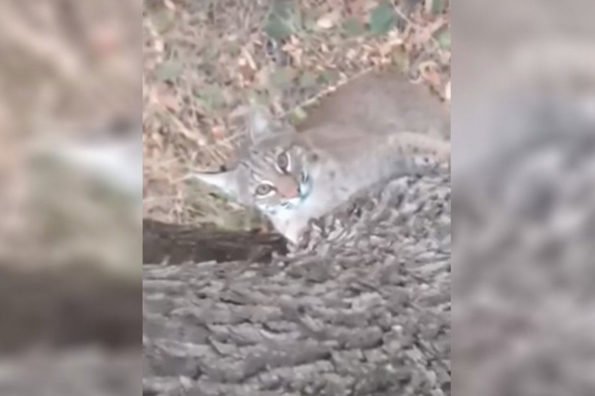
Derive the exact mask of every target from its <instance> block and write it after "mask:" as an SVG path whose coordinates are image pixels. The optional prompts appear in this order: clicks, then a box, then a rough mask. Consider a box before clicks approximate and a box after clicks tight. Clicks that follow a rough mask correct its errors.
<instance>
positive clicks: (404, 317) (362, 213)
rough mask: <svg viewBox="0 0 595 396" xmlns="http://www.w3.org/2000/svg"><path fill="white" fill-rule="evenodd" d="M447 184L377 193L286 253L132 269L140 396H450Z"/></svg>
mask: <svg viewBox="0 0 595 396" xmlns="http://www.w3.org/2000/svg"><path fill="white" fill-rule="evenodd" d="M449 183H450V181H449V177H448V175H440V176H433V177H424V178H418V179H413V178H401V179H397V180H393V181H391V182H390V183H384V185H383V186H378V187H377V188H376V189H375V190H374V191H373V193H371V194H369V195H366V196H362V197H359V198H356V199H354V200H352V201H350V202H349V203H347V204H346V205H344V206H343V207H341V208H340V209H339V210H338V211H336V212H335V213H334V214H333V215H330V216H327V217H325V218H323V219H320V220H319V221H317V222H315V223H313V224H312V225H311V228H310V232H309V233H308V235H306V237H305V240H304V243H303V244H302V246H300V247H299V248H296V249H293V250H292V251H291V252H289V253H286V254H279V255H272V256H270V257H269V256H266V257H265V256H262V255H261V256H260V257H259V258H258V259H253V258H252V259H246V258H244V259H240V255H237V256H234V257H235V258H236V259H235V260H234V261H220V262H217V261H215V260H214V259H216V258H218V257H216V255H215V256H213V260H211V261H203V262H189V263H185V264H181V265H176V266H163V265H156V264H147V265H145V267H144V287H143V293H144V313H143V319H144V334H143V344H144V350H145V363H144V365H145V373H144V375H145V378H144V380H143V388H144V394H145V395H180V394H185V395H222V396H223V395H225V396H233V395H238V396H239V395H242V396H249V395H366V396H370V395H387V396H388V395H391V396H392V395H416V396H417V395H447V394H450V362H449V333H450V203H449V201H450V186H449ZM199 234H200V233H199ZM238 240H239V239H238ZM201 243H202V241H201ZM209 245H210V242H209ZM234 246H235V245H234ZM170 249H173V250H170V251H169V254H170V255H172V254H173V253H175V249H176V248H175V246H170ZM195 253H197V255H196V256H195V257H201V256H200V255H199V254H198V251H195Z"/></svg>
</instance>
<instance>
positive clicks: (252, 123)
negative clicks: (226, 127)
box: [248, 105, 276, 142]
mask: <svg viewBox="0 0 595 396" xmlns="http://www.w3.org/2000/svg"><path fill="white" fill-rule="evenodd" d="M275 130H276V128H275V127H274V122H273V116H272V115H271V113H270V112H269V110H268V109H266V108H265V107H264V106H260V105H253V106H252V107H251V109H250V113H249V114H248V131H249V137H250V141H252V142H258V141H260V140H262V139H264V138H266V137H268V136H271V135H272V134H274V133H275Z"/></svg>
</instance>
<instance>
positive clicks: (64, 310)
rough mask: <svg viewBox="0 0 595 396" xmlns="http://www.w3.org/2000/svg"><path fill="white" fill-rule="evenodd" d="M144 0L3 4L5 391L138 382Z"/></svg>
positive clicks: (116, 388)
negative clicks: (142, 0) (142, 25)
mask: <svg viewBox="0 0 595 396" xmlns="http://www.w3.org/2000/svg"><path fill="white" fill-rule="evenodd" d="M141 20H142V4H141V1H140V0H123V1H122V0H107V1H74V0H73V1H70V0H59V1H57V0H40V1H10V0H7V1H2V2H1V3H0V218H1V221H0V394H1V395H64V396H66V395H111V394H118V395H128V394H130V395H132V394H140V389H141V388H140V378H141V370H140V353H141V352H140V351H141V349H140V348H141V331H142V319H141V309H142V303H141V287H142V286H141V242H142V241H141V238H142V236H141V231H142V222H141V220H142V219H141V217H142V124H141V122H142V121H141V111H142V99H141V98H142V72H141V70H142V69H141V67H142V28H141V24H142V22H141Z"/></svg>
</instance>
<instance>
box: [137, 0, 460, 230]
mask: <svg viewBox="0 0 595 396" xmlns="http://www.w3.org/2000/svg"><path fill="white" fill-rule="evenodd" d="M143 29H144V31H143V33H144V37H145V42H144V75H143V101H144V113H143V127H144V178H145V179H144V180H145V187H144V191H143V196H144V216H145V217H148V218H152V219H156V220H161V221H166V222H175V223H181V224H194V225H197V224H204V223H209V224H211V225H215V226H217V227H220V228H224V229H254V228H260V227H261V226H263V225H264V224H263V223H262V222H261V220H260V219H258V217H257V216H256V215H255V214H254V213H248V212H246V211H243V210H242V208H238V207H234V206H233V204H231V203H228V202H225V201H224V200H222V199H221V198H218V197H216V196H214V195H213V194H211V193H210V192H209V191H205V190H203V189H202V187H200V186H199V185H198V184H197V183H192V182H191V181H188V179H187V178H186V176H187V175H188V173H189V172H191V171H192V169H203V170H204V169H213V168H216V167H217V166H219V165H221V164H223V163H226V162H227V161H228V160H230V159H231V158H233V153H234V147H235V145H237V142H238V137H239V136H241V133H242V121H241V119H239V118H238V117H236V113H234V111H235V110H237V109H238V107H239V106H241V105H245V104H247V103H248V102H251V101H257V102H260V103H261V104H264V105H266V106H268V107H269V108H270V110H271V112H272V113H273V114H275V115H276V116H278V117H282V118H285V119H286V120H288V121H290V122H293V123H299V122H300V121H301V120H303V119H304V118H305V117H307V112H308V106H310V105H313V104H315V103H316V101H317V100H318V99H320V98H321V97H324V95H325V94H326V93H328V92H330V91H331V90H332V89H333V88H334V87H336V86H338V85H340V84H344V83H346V82H348V81H349V80H350V79H352V78H354V77H355V76H358V75H360V74H362V73H365V72H366V71H369V70H371V69H373V68H381V67H394V68H398V69H400V70H403V71H405V72H407V73H408V74H409V75H410V77H411V79H412V80H417V81H419V82H422V83H426V84H428V85H429V86H430V87H431V88H433V90H434V92H435V93H436V95H438V96H439V97H441V98H443V99H445V100H449V99H450V83H449V81H450V35H449V1H448V0H396V1H384V0H326V1H316V0H301V1H281V0H275V1H263V0H258V1H255V0H230V1H225V2H220V1H208V0H203V1H189V0H146V1H145V2H144V20H143Z"/></svg>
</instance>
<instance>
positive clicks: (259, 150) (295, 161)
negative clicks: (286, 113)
mask: <svg viewBox="0 0 595 396" xmlns="http://www.w3.org/2000/svg"><path fill="white" fill-rule="evenodd" d="M315 162H316V156H315V155H314V154H313V153H311V152H310V150H309V149H308V148H306V147H303V146H302V145H300V144H299V143H297V142H295V141H293V140H292V139H283V138H281V137H275V138H271V139H267V140H265V141H262V142H260V143H259V144H257V145H255V146H253V147H251V148H250V150H249V153H248V154H247V158H246V159H245V160H244V161H242V166H244V167H246V169H247V180H246V183H247V187H246V189H245V191H246V193H248V194H250V197H251V200H252V202H254V204H255V205H256V206H257V207H258V208H259V209H261V210H263V211H265V212H267V213H269V214H275V213H276V212H277V211H278V210H280V209H293V208H296V207H298V206H299V205H300V204H301V203H303V201H304V200H306V199H307V198H308V196H309V194H310V193H311V191H312V183H313V178H312V167H313V166H314V165H315Z"/></svg>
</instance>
